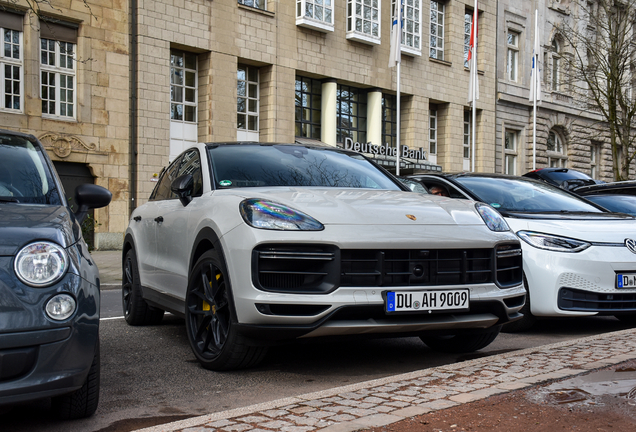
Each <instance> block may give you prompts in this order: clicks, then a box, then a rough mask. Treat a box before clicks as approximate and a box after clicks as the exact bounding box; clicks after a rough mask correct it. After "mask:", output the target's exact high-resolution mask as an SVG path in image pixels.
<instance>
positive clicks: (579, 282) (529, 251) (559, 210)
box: [411, 173, 636, 331]
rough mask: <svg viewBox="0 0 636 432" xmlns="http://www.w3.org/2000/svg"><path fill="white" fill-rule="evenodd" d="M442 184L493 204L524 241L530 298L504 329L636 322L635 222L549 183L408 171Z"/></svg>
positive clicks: (454, 192)
mask: <svg viewBox="0 0 636 432" xmlns="http://www.w3.org/2000/svg"><path fill="white" fill-rule="evenodd" d="M411 179H417V180H419V181H420V182H421V183H422V184H423V185H424V186H426V187H428V188H430V187H433V186H440V185H441V186H443V187H445V188H446V189H447V190H448V191H449V193H450V197H454V198H467V199H471V200H479V201H482V202H485V203H488V204H490V205H491V206H493V207H495V208H496V209H497V210H499V212H500V213H501V214H502V215H503V216H504V218H505V219H506V222H508V225H509V226H510V227H511V228H512V230H513V231H514V232H515V233H516V234H517V235H518V236H519V238H520V239H521V240H522V242H521V246H522V249H523V271H524V279H525V280H524V282H525V283H526V284H527V288H528V291H529V294H530V295H529V298H528V301H527V302H526V305H525V306H524V308H523V309H522V313H523V315H524V317H523V319H521V320H518V321H515V322H513V323H510V324H507V325H506V326H504V330H505V331H520V330H526V329H528V328H530V327H531V326H532V325H533V324H534V322H535V321H536V317H574V316H590V315H614V316H616V317H617V318H619V319H620V320H622V321H625V322H627V323H636V219H635V218H634V217H633V216H628V215H626V214H620V213H610V212H608V211H607V210H605V209H604V208H602V207H599V206H598V205H596V204H594V203H591V202H589V201H587V200H585V199H582V198H580V197H578V196H576V195H575V194H573V193H570V192H566V191H564V190H563V189H560V188H558V187H556V186H552V185H550V184H547V183H545V182H541V181H538V180H532V179H529V178H526V177H515V176H504V175H497V174H471V173H463V174H439V175H437V174H425V175H417V176H411Z"/></svg>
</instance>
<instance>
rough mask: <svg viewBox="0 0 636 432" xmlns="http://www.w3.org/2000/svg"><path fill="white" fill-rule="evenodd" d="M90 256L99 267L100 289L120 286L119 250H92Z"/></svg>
mask: <svg viewBox="0 0 636 432" xmlns="http://www.w3.org/2000/svg"><path fill="white" fill-rule="evenodd" d="M91 256H92V257H93V260H94V261H95V263H96V264H97V268H99V280H100V286H101V289H119V288H121V251H120V250H116V251H93V252H91Z"/></svg>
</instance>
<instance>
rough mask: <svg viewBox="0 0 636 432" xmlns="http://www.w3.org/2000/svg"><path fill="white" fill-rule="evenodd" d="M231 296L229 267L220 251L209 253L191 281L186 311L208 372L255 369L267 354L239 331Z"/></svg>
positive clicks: (190, 331)
mask: <svg viewBox="0 0 636 432" xmlns="http://www.w3.org/2000/svg"><path fill="white" fill-rule="evenodd" d="M231 295H232V294H231V288H230V281H229V279H228V277H227V270H226V268H225V264H224V263H223V262H222V261H221V259H220V257H219V255H218V254H217V252H216V251H214V250H211V251H208V252H206V253H205V254H203V255H202V256H201V258H199V260H198V261H197V263H196V264H195V265H194V268H193V269H192V273H191V274H190V277H189V278H188V291H187V293H186V309H185V321H186V331H187V334H188V341H189V342H190V347H191V348H192V351H193V352H194V355H195V356H196V358H197V360H199V363H201V366H203V367H204V368H206V369H211V370H215V371H222V370H232V369H243V368H248V367H252V366H255V365H256V364H258V363H259V362H260V361H261V360H262V359H263V357H264V356H265V353H266V351H267V349H266V348H265V347H256V346H251V345H249V344H248V342H247V340H246V339H245V338H244V337H243V336H241V335H239V334H238V332H237V331H236V326H235V325H234V324H235V323H236V318H235V316H234V311H233V309H232V305H231V303H230V298H231Z"/></svg>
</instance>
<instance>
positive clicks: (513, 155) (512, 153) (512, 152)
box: [503, 129, 519, 175]
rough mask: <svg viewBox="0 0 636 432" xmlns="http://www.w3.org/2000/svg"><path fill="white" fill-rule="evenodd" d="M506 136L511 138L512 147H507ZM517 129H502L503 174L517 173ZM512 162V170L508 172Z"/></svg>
mask: <svg viewBox="0 0 636 432" xmlns="http://www.w3.org/2000/svg"><path fill="white" fill-rule="evenodd" d="M508 137H511V138H512V147H511V148H509V147H508V142H509V140H508ZM518 143H519V131H518V130H514V129H504V146H503V148H504V164H503V172H504V174H509V175H517V157H518ZM511 163H512V172H510V168H511Z"/></svg>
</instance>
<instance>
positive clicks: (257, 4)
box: [238, 0, 267, 11]
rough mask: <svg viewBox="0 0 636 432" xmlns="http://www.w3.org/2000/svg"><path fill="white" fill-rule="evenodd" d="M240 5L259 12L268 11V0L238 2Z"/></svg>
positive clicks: (242, 0) (241, 0)
mask: <svg viewBox="0 0 636 432" xmlns="http://www.w3.org/2000/svg"><path fill="white" fill-rule="evenodd" d="M238 4H240V5H243V6H247V7H252V8H254V9H259V10H264V11H266V10H267V0H238Z"/></svg>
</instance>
